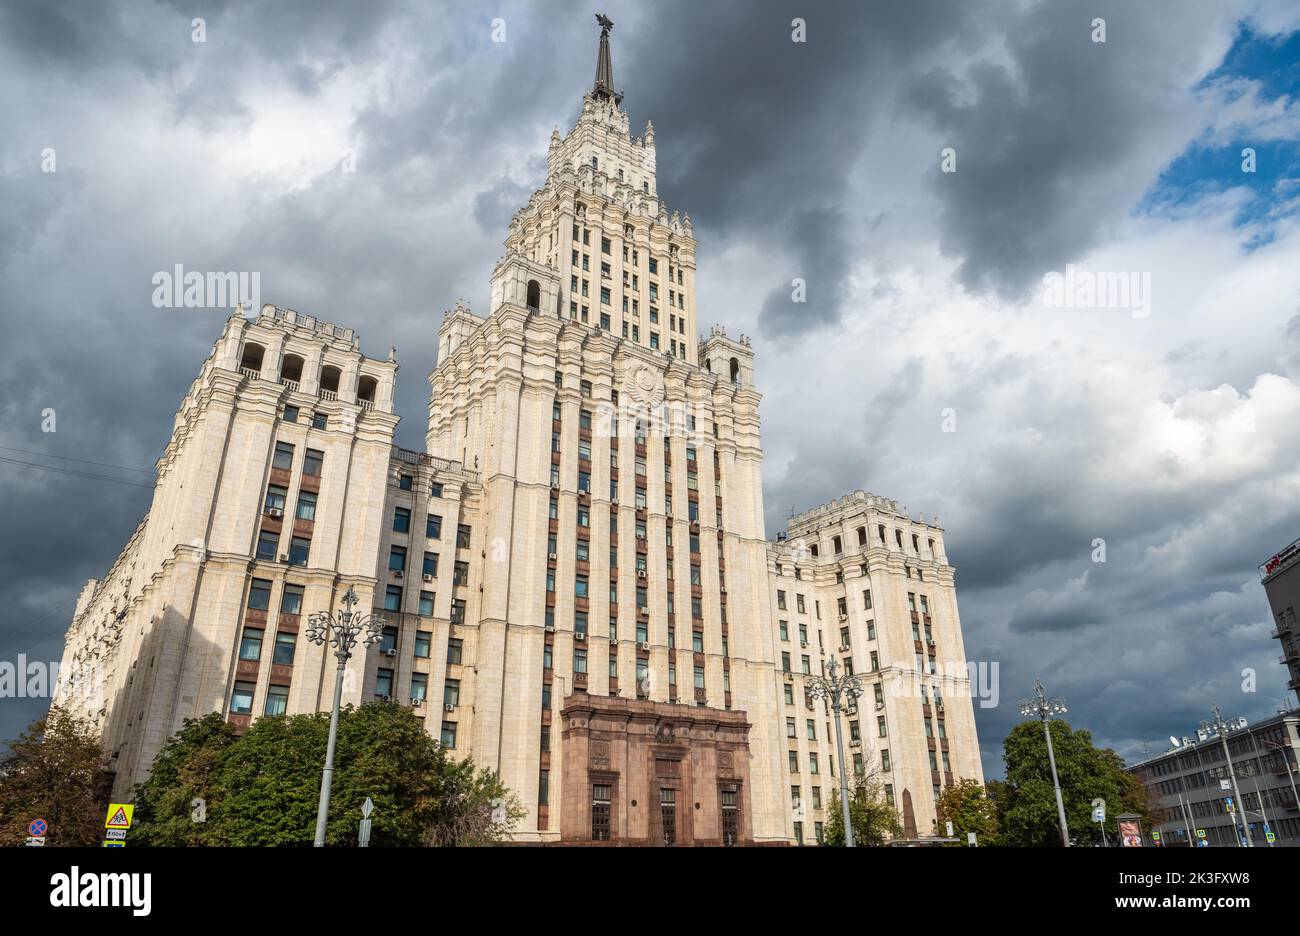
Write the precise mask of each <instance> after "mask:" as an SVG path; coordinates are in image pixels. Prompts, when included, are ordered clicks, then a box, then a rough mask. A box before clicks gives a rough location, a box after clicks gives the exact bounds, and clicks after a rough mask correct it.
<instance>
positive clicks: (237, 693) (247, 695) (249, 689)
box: [230, 682, 257, 715]
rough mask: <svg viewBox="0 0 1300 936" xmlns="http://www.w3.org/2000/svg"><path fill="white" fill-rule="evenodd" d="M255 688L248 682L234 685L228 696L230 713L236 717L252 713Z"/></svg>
mask: <svg viewBox="0 0 1300 936" xmlns="http://www.w3.org/2000/svg"><path fill="white" fill-rule="evenodd" d="M256 689H257V687H256V686H255V685H254V684H253V683H250V682H237V683H235V690H234V692H232V693H231V694H230V711H231V712H233V713H234V714H236V715H251V714H252V713H253V693H254V692H255V691H256Z"/></svg>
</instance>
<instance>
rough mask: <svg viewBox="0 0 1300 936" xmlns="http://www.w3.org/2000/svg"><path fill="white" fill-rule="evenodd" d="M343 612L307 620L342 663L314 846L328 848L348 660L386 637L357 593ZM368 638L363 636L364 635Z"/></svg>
mask: <svg viewBox="0 0 1300 936" xmlns="http://www.w3.org/2000/svg"><path fill="white" fill-rule="evenodd" d="M342 600H343V608H344V610H342V611H339V612H337V613H334V612H330V611H317V612H315V613H314V614H312V616H311V617H309V618H308V619H307V630H306V633H305V636H306V637H307V639H308V640H310V641H311V642H312V643H314V644H316V646H318V647H319V646H321V645H323V644H324V643H325V641H326V640H328V641H329V644H330V646H331V647H333V648H334V657H335V658H336V659H337V660H338V661H339V665H338V671H337V673H336V674H335V676H334V707H333V709H332V710H331V711H330V738H329V743H328V744H327V745H326V748H325V769H324V771H323V772H322V773H321V780H320V804H319V805H318V806H317V809H316V841H315V843H314V844H315V847H316V848H321V847H323V846H324V845H325V826H326V824H327V822H328V819H329V811H330V784H331V782H332V781H333V779H334V745H335V741H336V739H337V738H338V733H339V708H340V706H341V705H342V703H343V680H344V673H345V672H346V670H347V665H348V660H350V659H352V648H353V647H355V646H356V645H357V644H358V643H361V644H362V645H363V646H366V647H368V646H370V645H371V644H373V643H376V642H377V641H379V640H380V639H381V638H382V637H383V636H384V619H383V617H381V616H380V615H377V614H362V613H360V612H358V611H357V610H356V606H357V602H358V600H359V599H358V598H357V593H356V592H355V591H353V590H352V588H351V587H349V588H348V590H347V592H345V593H344V595H343V599H342ZM363 631H364V632H365V635H364V636H362V632H363Z"/></svg>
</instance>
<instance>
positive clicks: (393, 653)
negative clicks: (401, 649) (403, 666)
mask: <svg viewBox="0 0 1300 936" xmlns="http://www.w3.org/2000/svg"><path fill="white" fill-rule="evenodd" d="M384 656H390V657H395V656H397V650H396V649H392V650H385V651H384Z"/></svg>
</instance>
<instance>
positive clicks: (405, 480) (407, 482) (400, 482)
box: [397, 474, 413, 491]
mask: <svg viewBox="0 0 1300 936" xmlns="http://www.w3.org/2000/svg"><path fill="white" fill-rule="evenodd" d="M412 480H413V479H412V478H411V476H410V475H409V474H403V475H399V476H398V478H397V486H398V487H399V488H401V489H402V490H403V491H409V490H410V489H411V482H412Z"/></svg>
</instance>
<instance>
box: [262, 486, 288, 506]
mask: <svg viewBox="0 0 1300 936" xmlns="http://www.w3.org/2000/svg"><path fill="white" fill-rule="evenodd" d="M288 494H289V491H288V489H287V488H283V487H280V486H279V485H275V484H272V485H271V486H270V487H268V488H267V489H266V501H265V502H264V503H263V505H262V506H263V509H264V510H266V512H267V513H270V512H271V511H272V510H280V511H283V510H284V503H285V498H286V497H287V496H288Z"/></svg>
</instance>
